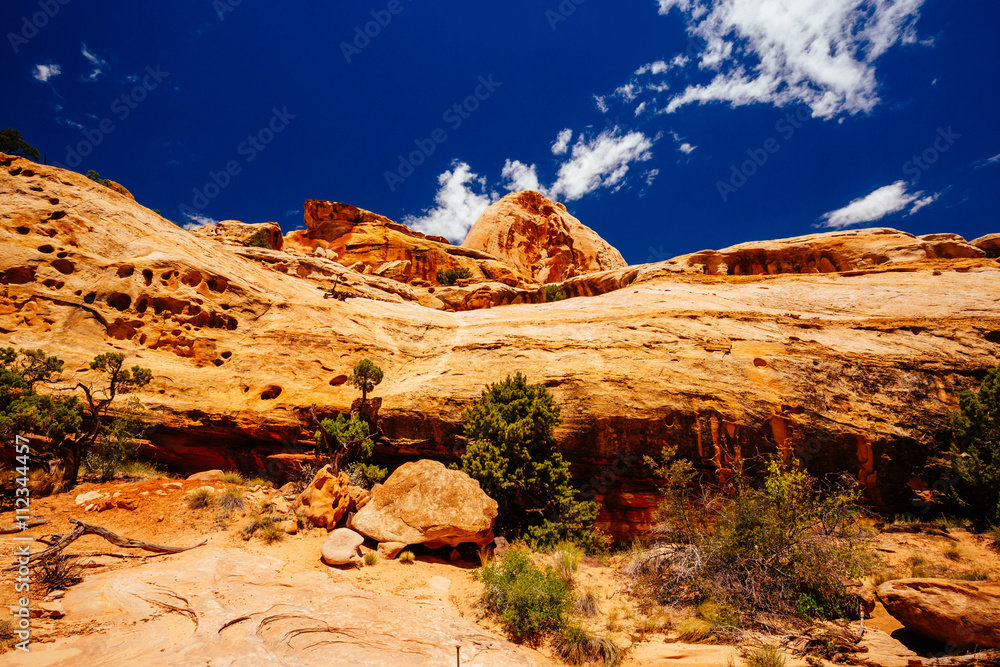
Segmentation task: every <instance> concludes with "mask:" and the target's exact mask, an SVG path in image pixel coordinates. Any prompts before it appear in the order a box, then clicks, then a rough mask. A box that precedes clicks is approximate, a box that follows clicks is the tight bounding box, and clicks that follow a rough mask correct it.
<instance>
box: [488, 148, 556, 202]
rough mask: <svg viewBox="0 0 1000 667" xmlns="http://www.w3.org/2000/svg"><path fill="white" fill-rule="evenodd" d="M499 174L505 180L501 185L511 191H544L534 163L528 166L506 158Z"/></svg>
mask: <svg viewBox="0 0 1000 667" xmlns="http://www.w3.org/2000/svg"><path fill="white" fill-rule="evenodd" d="M563 152H565V151H563ZM500 176H502V177H503V178H504V179H506V181H507V182H506V183H504V184H503V187H504V188H505V189H507V190H510V191H511V192H520V191H522V190H535V191H536V192H541V193H543V194H544V193H545V189H544V188H543V187H542V186H541V184H540V183H539V182H538V171H537V169H536V168H535V165H531V166H528V165H526V164H524V163H523V162H519V161H517V160H513V161H511V160H507V161H506V162H504V165H503V171H502V172H501V173H500Z"/></svg>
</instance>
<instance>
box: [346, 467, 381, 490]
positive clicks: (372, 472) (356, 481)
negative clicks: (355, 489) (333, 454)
mask: <svg viewBox="0 0 1000 667" xmlns="http://www.w3.org/2000/svg"><path fill="white" fill-rule="evenodd" d="M344 472H346V473H347V476H348V477H349V478H350V480H351V484H353V485H354V486H360V487H361V488H363V489H371V488H372V487H373V486H375V485H376V484H381V483H382V482H384V481H385V478H386V477H388V476H389V471H388V469H386V468H382V467H380V466H377V465H375V464H374V463H361V462H360V461H354V462H352V463H348V464H347V466H345V467H344Z"/></svg>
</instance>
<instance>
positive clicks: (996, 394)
mask: <svg viewBox="0 0 1000 667" xmlns="http://www.w3.org/2000/svg"><path fill="white" fill-rule="evenodd" d="M949 422H950V426H951V430H952V434H953V440H952V445H951V455H952V465H953V467H954V469H955V471H956V472H957V473H958V475H959V477H960V478H961V481H960V482H959V483H958V484H956V485H955V486H953V487H952V491H953V493H954V495H955V497H956V498H957V499H958V501H959V502H960V503H961V504H962V505H963V506H964V507H965V508H966V509H967V510H968V512H969V517H970V518H971V519H972V522H973V525H975V526H976V527H977V528H980V529H988V528H990V527H1000V366H998V367H997V368H994V369H993V370H991V371H990V372H989V373H987V374H986V379H984V380H983V384H982V386H981V387H980V388H979V391H978V392H973V391H965V392H963V393H962V395H961V397H960V398H959V410H958V411H957V412H954V413H952V414H951V417H950V420H949Z"/></svg>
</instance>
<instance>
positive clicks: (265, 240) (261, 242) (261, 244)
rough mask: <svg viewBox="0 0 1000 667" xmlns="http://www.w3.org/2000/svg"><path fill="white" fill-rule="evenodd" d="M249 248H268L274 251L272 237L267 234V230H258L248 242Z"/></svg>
mask: <svg viewBox="0 0 1000 667" xmlns="http://www.w3.org/2000/svg"><path fill="white" fill-rule="evenodd" d="M246 244H247V246H249V247H251V248H267V249H268V250H274V246H273V245H271V235H270V234H268V233H267V230H266V229H258V230H257V231H255V232H254V233H253V236H251V237H250V238H249V239H247V241H246Z"/></svg>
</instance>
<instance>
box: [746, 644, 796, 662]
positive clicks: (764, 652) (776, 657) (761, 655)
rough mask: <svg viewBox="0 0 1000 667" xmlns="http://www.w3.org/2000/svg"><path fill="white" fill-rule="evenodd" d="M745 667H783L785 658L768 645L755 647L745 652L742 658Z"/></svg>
mask: <svg viewBox="0 0 1000 667" xmlns="http://www.w3.org/2000/svg"><path fill="white" fill-rule="evenodd" d="M743 662H744V663H746V665H747V667H785V664H786V663H785V656H783V655H781V653H780V652H779V651H778V649H777V648H775V647H774V646H771V645H770V644H765V645H764V646H757V647H755V648H752V649H750V650H749V651H747V654H746V655H745V656H743Z"/></svg>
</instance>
